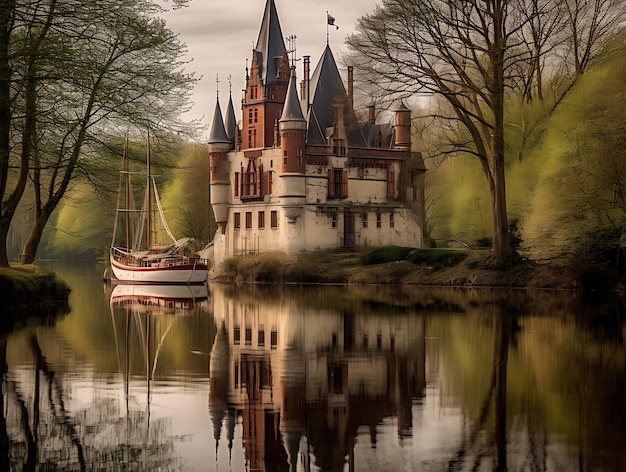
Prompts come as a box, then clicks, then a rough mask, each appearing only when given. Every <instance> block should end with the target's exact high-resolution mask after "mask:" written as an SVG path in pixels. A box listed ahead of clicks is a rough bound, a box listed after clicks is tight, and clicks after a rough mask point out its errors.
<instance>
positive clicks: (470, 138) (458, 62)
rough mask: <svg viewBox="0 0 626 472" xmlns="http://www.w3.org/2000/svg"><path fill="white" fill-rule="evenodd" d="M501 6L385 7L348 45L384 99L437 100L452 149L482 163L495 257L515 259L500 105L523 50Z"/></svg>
mask: <svg viewBox="0 0 626 472" xmlns="http://www.w3.org/2000/svg"><path fill="white" fill-rule="evenodd" d="M513 3H514V2H512V1H505V0H488V1H481V0H470V1H463V2H461V1H455V0H446V1H439V0H408V1H407V0H387V1H385V2H383V6H382V7H379V8H377V9H376V11H375V12H374V13H372V14H371V15H368V16H365V17H363V18H361V20H359V22H358V25H357V33H356V34H355V35H353V36H351V37H350V38H349V39H348V44H349V46H350V47H351V48H352V49H353V50H354V51H356V52H357V54H358V55H361V56H362V57H365V58H367V59H368V61H363V63H362V64H360V66H363V67H365V68H373V69H374V70H375V72H376V73H378V74H379V75H380V76H382V77H383V80H382V81H379V84H380V86H381V87H382V88H383V89H384V90H385V91H386V92H392V93H396V94H400V95H404V96H408V95H413V94H418V93H421V94H431V95H436V96H438V97H441V98H442V99H444V100H445V102H446V103H447V105H448V110H449V112H450V113H449V114H448V115H445V116H444V115H442V116H441V118H444V119H446V120H449V121H451V124H452V127H455V128H457V129H462V130H463V134H466V137H465V140H464V141H463V140H457V141H456V142H454V143H453V149H454V151H455V152H458V151H461V152H467V153H470V154H472V155H474V156H476V157H477V158H478V160H479V162H480V165H481V167H482V170H483V173H484V175H485V177H486V179H487V185H488V188H489V192H490V195H491V210H492V215H493V218H492V223H493V243H494V246H493V247H494V252H495V254H497V255H498V256H499V257H507V256H509V255H510V254H511V253H512V252H513V247H512V244H511V240H510V238H509V233H508V219H507V210H506V186H505V177H504V99H505V89H506V87H507V85H508V84H509V83H510V77H509V75H508V74H510V72H511V70H512V69H513V65H515V64H517V62H518V61H520V60H521V56H522V55H523V54H524V52H523V51H521V52H517V51H520V50H521V49H520V43H521V41H520V36H521V35H520V33H521V27H522V26H523V22H522V21H521V18H520V16H519V15H516V14H514V13H516V12H513V7H514V5H513Z"/></svg>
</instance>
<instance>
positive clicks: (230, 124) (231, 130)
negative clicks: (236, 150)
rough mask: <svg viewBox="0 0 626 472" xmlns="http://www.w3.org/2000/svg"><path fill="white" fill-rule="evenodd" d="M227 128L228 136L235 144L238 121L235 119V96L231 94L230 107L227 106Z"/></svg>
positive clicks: (229, 98)
mask: <svg viewBox="0 0 626 472" xmlns="http://www.w3.org/2000/svg"><path fill="white" fill-rule="evenodd" d="M224 122H225V123H224V124H225V126H226V135H227V136H228V139H229V140H230V141H231V142H233V143H234V142H235V130H236V128H237V119H236V118H235V107H234V106H233V96H232V94H229V96H228V105H227V106H226V118H225V120H224Z"/></svg>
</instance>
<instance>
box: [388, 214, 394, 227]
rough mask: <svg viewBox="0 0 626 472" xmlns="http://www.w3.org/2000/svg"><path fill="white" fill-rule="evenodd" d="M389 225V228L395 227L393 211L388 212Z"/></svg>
mask: <svg viewBox="0 0 626 472" xmlns="http://www.w3.org/2000/svg"><path fill="white" fill-rule="evenodd" d="M389 227H390V228H394V227H395V223H394V221H393V213H389Z"/></svg>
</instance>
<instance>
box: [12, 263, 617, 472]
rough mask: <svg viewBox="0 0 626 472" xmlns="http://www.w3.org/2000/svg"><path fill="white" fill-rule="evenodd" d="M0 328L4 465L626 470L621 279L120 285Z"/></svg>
mask: <svg viewBox="0 0 626 472" xmlns="http://www.w3.org/2000/svg"><path fill="white" fill-rule="evenodd" d="M56 269H57V270H58V272H59V274H60V275H61V276H62V277H63V278H65V279H66V280H67V281H68V282H69V283H70V285H71V286H72V289H73V291H72V295H71V298H70V305H71V309H72V310H71V312H70V313H69V314H67V315H62V316H60V317H58V318H57V319H56V322H53V323H47V324H46V325H41V324H39V325H38V324H37V323H29V324H28V325H27V326H25V327H22V328H20V329H19V330H16V331H15V332H12V333H8V334H2V335H0V368H2V373H3V375H2V389H1V391H0V396H1V399H2V405H3V409H2V413H1V414H0V470H15V471H18V470H19V471H21V470H34V471H35V470H63V471H66V470H67V471H74V470H76V471H83V470H85V471H92V470H115V471H121V470H132V471H135V470H161V471H174V470H176V471H178V470H181V471H192V470H195V471H231V470H232V471H290V470H293V471H296V470H297V471H387V470H389V471H466V470H467V471H470V470H475V471H491V470H510V471H562V470H566V471H569V470H573V471H622V470H626V348H625V346H624V336H625V334H626V328H625V325H624V306H623V303H622V301H621V300H620V299H618V298H617V297H613V298H602V299H600V298H599V297H596V298H594V299H583V298H584V297H583V298H581V297H577V296H575V295H574V294H572V293H569V292H557V293H546V292H541V293H528V292H509V291H506V292H488V291H476V290H473V291H459V290H432V289H431V290H425V289H419V288H405V289H390V288H383V287H366V288H346V287H342V288H338V287H318V288H297V287H272V288H262V287H248V288H236V287H230V286H213V285H210V286H209V287H208V289H207V287H195V288H194V289H193V290H190V289H189V288H187V287H161V288H159V290H157V291H155V290H154V287H146V286H138V287H132V286H120V287H118V288H115V289H113V288H112V287H107V286H106V285H103V284H102V282H101V280H100V279H101V275H102V272H103V268H102V267H101V266H87V267H85V266H83V267H73V268H72V267H62V266H56Z"/></svg>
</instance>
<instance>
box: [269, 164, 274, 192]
mask: <svg viewBox="0 0 626 472" xmlns="http://www.w3.org/2000/svg"><path fill="white" fill-rule="evenodd" d="M270 165H271V164H270ZM273 187H274V171H273V170H270V171H269V172H268V173H267V193H268V194H270V195H271V194H272V190H273Z"/></svg>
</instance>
